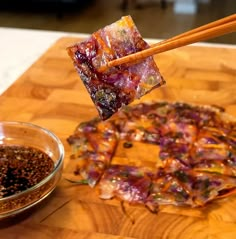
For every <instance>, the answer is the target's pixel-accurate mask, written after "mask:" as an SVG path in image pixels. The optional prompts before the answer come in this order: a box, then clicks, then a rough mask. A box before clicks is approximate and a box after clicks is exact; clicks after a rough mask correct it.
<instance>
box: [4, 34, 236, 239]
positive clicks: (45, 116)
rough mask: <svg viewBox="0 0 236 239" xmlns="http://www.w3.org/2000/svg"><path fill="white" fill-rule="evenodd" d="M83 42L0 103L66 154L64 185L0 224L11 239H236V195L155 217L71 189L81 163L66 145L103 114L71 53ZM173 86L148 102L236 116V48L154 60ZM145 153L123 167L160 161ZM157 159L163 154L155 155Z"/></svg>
mask: <svg viewBox="0 0 236 239" xmlns="http://www.w3.org/2000/svg"><path fill="white" fill-rule="evenodd" d="M79 40H80V39H76V38H67V37H65V38H61V39H59V40H58V41H57V42H56V43H55V44H54V45H53V46H51V47H50V49H49V50H48V51H47V52H46V53H45V54H43V55H42V57H40V59H39V60H38V61H37V62H35V63H34V64H33V65H32V66H31V67H30V68H29V69H28V70H27V71H26V72H25V73H24V74H23V75H22V76H21V77H20V78H19V79H17V80H16V81H15V83H14V84H13V85H12V86H11V87H10V88H9V89H8V90H7V91H6V92H4V93H3V94H2V95H1V96H0V120H10V121H13V120H17V121H26V122H32V123H34V124H37V125H40V126H43V127H46V128H48V129H49V130H51V131H53V132H54V133H55V134H56V135H58V136H59V137H60V139H61V140H62V142H63V144H64V147H65V153H66V154H65V165H64V173H63V178H62V179H61V181H60V184H59V185H58V187H57V188H56V190H55V191H54V192H53V193H52V194H51V195H50V196H49V197H48V198H47V199H46V200H44V201H43V202H42V203H41V204H40V205H38V206H36V207H35V208H33V209H31V210H29V211H27V212H25V213H23V214H20V215H18V216H16V217H15V218H10V219H7V220H4V221H0V238H4V239H13V238H18V239H26V238H34V239H49V238H60V239H65V238H68V239H69V238H84V239H98V238H99V239H108V238H109V239H118V238H125V239H128V238H129V239H134V238H138V239H152V238H156V239H159V238H181V239H189V238H198V239H202V238H235V237H236V196H234V195H233V196H230V197H228V198H225V199H221V200H218V201H215V202H213V203H210V204H209V205H207V206H206V207H204V208H188V207H175V206H162V207H160V211H159V213H157V214H152V213H151V212H150V211H148V210H147V209H146V208H145V207H143V206H140V205H128V204H125V211H126V213H124V211H123V210H122V207H121V204H120V202H119V201H118V200H117V199H113V200H101V199H99V197H98V192H97V189H96V188H95V189H91V188H89V187H88V186H85V185H83V186H79V185H75V184H72V183H69V182H67V181H66V180H65V179H64V177H68V176H72V174H73V167H74V162H73V160H72V159H70V154H71V149H70V147H69V145H68V143H67V141H66V139H67V137H68V136H69V135H70V134H72V133H73V131H74V129H75V127H76V126H77V125H78V124H79V123H80V122H82V121H86V120H89V119H91V118H92V117H95V116H97V111H96V109H95V107H94V106H93V103H92V101H91V99H90V97H89V95H88V93H87V91H86V90H85V88H84V86H83V85H82V83H81V81H80V79H79V76H78V75H77V73H76V71H75V69H74V67H73V65H72V62H71V60H70V59H69V57H68V56H67V53H66V50H65V48H66V47H67V46H69V45H70V44H72V43H75V42H76V41H79ZM155 60H156V61H157V64H158V66H159V68H160V71H161V72H162V74H163V76H164V77H165V79H166V82H167V84H166V85H165V86H163V87H161V88H160V89H157V90H155V91H153V92H152V93H150V94H148V95H146V96H145V97H143V98H142V99H141V101H150V100H170V101H186V102H190V103H198V104H214V105H219V106H221V107H224V108H225V110H226V112H228V113H230V114H232V115H233V116H236V65H235V60H236V49H235V48H234V49H232V48H223V47H222V48H219V47H207V46H187V47H183V48H180V49H176V50H172V51H169V52H166V53H162V54H159V55H157V56H155ZM152 147H153V146H150V148H146V150H138V149H139V146H138V147H137V151H135V150H133V151H132V150H131V151H127V152H126V153H124V152H122V149H118V150H120V152H118V153H117V154H118V156H117V158H116V160H121V161H122V160H123V161H125V160H127V162H129V160H133V161H135V157H139V158H141V159H142V158H143V159H145V160H146V159H147V157H155V153H153V155H152V154H150V152H155V150H156V149H154V151H153V148H152ZM156 154H157V151H156Z"/></svg>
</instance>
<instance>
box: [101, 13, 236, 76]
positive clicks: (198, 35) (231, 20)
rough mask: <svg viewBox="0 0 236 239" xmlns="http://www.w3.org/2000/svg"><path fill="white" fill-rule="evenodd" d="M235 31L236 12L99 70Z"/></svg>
mask: <svg viewBox="0 0 236 239" xmlns="http://www.w3.org/2000/svg"><path fill="white" fill-rule="evenodd" d="M235 31H236V14H233V15H230V16H228V17H225V18H222V19H219V20H217V21H214V22H211V23H208V24H206V25H203V26H201V27H198V28H195V29H193V30H190V31H187V32H184V33H182V34H180V35H177V36H175V37H172V38H170V39H167V40H164V41H161V42H158V43H156V44H153V45H152V46H151V47H150V48H148V49H145V50H142V51H139V52H137V53H134V54H130V55H127V56H125V57H121V58H118V59H115V60H112V61H110V62H108V63H107V64H106V65H104V66H102V67H101V68H100V69H99V70H100V71H101V72H102V71H105V70H107V69H109V68H110V67H113V66H118V65H121V64H125V63H135V62H139V61H140V60H142V59H144V58H147V57H148V56H152V55H155V54H158V53H161V52H165V51H169V50H172V49H175V48H178V47H182V46H186V45H189V44H192V43H195V42H199V41H203V40H207V39H211V38H214V37H218V36H221V35H225V34H228V33H232V32H235Z"/></svg>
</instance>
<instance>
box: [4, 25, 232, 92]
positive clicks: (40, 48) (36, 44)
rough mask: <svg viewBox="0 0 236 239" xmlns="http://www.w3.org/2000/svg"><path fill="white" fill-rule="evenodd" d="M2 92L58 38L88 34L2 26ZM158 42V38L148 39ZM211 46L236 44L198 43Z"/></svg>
mask: <svg viewBox="0 0 236 239" xmlns="http://www.w3.org/2000/svg"><path fill="white" fill-rule="evenodd" d="M0 36H1V37H0V94H1V93H2V92H4V91H5V90H6V89H7V88H8V87H9V86H10V85H11V84H12V83H13V82H14V81H15V80H16V79H17V78H18V77H19V76H20V75H21V74H23V72H24V71H26V70H27V69H28V68H29V67H30V66H31V64H32V63H33V62H35V61H36V60H37V59H38V58H39V57H40V56H41V55H42V54H43V53H44V52H45V51H46V50H47V49H48V48H49V47H50V45H52V44H53V43H54V42H55V41H56V40H57V39H59V38H60V37H63V36H72V37H73V36H75V37H81V38H85V37H88V35H87V34H83V33H68V32H56V31H44V30H31V29H18V28H4V27H0ZM147 40H149V42H157V41H159V40H157V39H147ZM195 45H203V46H211V47H226V48H228V47H230V48H231V47H232V48H236V45H227V44H212V43H197V44H195Z"/></svg>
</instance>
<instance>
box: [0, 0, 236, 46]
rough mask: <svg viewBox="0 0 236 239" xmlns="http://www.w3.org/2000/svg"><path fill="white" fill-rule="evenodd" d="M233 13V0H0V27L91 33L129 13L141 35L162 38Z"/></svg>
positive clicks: (235, 39)
mask: <svg viewBox="0 0 236 239" xmlns="http://www.w3.org/2000/svg"><path fill="white" fill-rule="evenodd" d="M233 13H236V0H0V27H14V28H29V29H43V30H53V31H66V32H79V33H92V32H94V31H96V30H97V29H99V28H102V27H104V26H105V25H108V24H110V23H112V22H114V21H116V20H118V19H119V18H120V17H121V16H123V15H128V14H129V15H131V16H132V17H133V19H134V21H135V23H136V25H137V27H138V29H139V31H140V32H141V34H142V36H143V37H145V38H159V39H164V38H168V37H171V36H174V35H176V34H179V33H181V32H184V31H187V30H190V29H192V28H194V27H197V26H200V25H203V24H206V23H208V22H211V21H214V20H217V19H219V18H222V17H225V16H228V15H230V14H233ZM209 41H210V42H217V43H229V44H236V33H233V34H229V35H225V36H222V37H219V38H215V39H212V40H209Z"/></svg>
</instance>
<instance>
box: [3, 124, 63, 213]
mask: <svg viewBox="0 0 236 239" xmlns="http://www.w3.org/2000/svg"><path fill="white" fill-rule="evenodd" d="M2 125H21V126H25V127H30V128H33V129H36V130H39V131H42V132H43V133H45V134H47V135H49V136H50V137H51V138H53V139H54V140H55V142H56V143H57V145H58V149H59V154H60V155H59V159H58V161H57V162H56V164H55V166H54V169H53V170H52V172H51V173H50V174H49V175H48V176H46V177H45V178H44V179H42V180H41V181H40V182H38V183H37V184H35V185H34V186H32V187H30V188H27V189H26V190H24V191H22V192H19V193H16V194H13V195H11V196H8V197H3V198H0V203H1V202H4V201H8V200H13V199H16V198H18V197H21V196H23V195H24V194H28V193H30V192H32V191H35V190H36V189H37V188H39V187H41V186H42V185H44V184H45V183H47V182H48V181H50V180H51V179H52V178H53V177H54V175H55V174H56V172H57V171H58V170H59V169H60V168H61V167H62V165H63V161H64V156H65V150H64V146H63V144H62V142H61V140H60V139H59V137H58V136H56V134H54V133H53V132H52V131H50V130H48V129H46V128H44V127H42V126H39V125H36V124H33V123H30V122H22V121H0V127H1V126H2ZM43 198H44V197H43ZM39 200H40V198H39ZM27 206H29V205H25V206H22V207H20V208H17V209H16V210H20V209H21V208H24V207H27ZM12 212H14V209H13V210H12ZM1 214H2V213H0V215H1ZM3 214H5V213H3Z"/></svg>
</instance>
